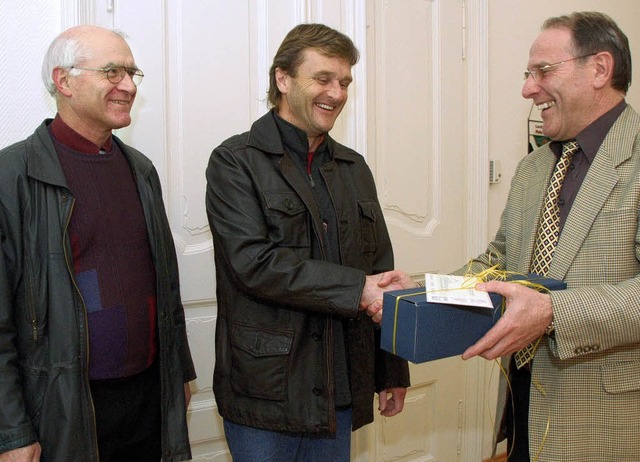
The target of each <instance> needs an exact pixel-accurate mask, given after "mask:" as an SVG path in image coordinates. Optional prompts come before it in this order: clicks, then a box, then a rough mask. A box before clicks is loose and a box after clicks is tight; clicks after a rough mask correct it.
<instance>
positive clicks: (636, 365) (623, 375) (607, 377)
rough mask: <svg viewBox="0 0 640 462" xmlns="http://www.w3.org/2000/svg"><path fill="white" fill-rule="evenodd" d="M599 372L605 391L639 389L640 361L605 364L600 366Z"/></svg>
mask: <svg viewBox="0 0 640 462" xmlns="http://www.w3.org/2000/svg"><path fill="white" fill-rule="evenodd" d="M600 374H601V377H602V386H603V387H604V389H605V390H606V391H607V393H628V392H632V391H635V392H637V391H640V362H636V361H629V362H623V363H616V364H606V365H604V366H601V367H600Z"/></svg>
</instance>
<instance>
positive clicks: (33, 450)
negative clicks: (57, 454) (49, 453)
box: [0, 443, 42, 462]
mask: <svg viewBox="0 0 640 462" xmlns="http://www.w3.org/2000/svg"><path fill="white" fill-rule="evenodd" d="M40 454H42V447H40V443H33V444H30V445H29V446H25V447H22V448H17V449H12V450H11V451H7V452H3V453H2V454H0V462H40Z"/></svg>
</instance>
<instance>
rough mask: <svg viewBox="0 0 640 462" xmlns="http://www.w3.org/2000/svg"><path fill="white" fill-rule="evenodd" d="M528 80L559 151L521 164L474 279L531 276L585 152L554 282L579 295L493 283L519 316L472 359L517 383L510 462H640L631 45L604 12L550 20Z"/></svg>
mask: <svg viewBox="0 0 640 462" xmlns="http://www.w3.org/2000/svg"><path fill="white" fill-rule="evenodd" d="M525 79H526V80H525V83H524V86H523V89H522V95H523V96H524V97H525V98H528V99H532V100H533V102H534V104H536V105H537V106H538V107H539V108H540V109H541V111H542V120H543V132H544V134H545V135H546V136H548V137H549V138H551V140H552V142H551V143H549V144H548V145H544V146H542V147H540V148H538V149H536V150H535V151H533V152H532V153H531V154H529V155H527V156H526V157H525V158H524V159H523V160H522V161H521V162H520V165H519V166H518V168H517V170H516V172H515V175H514V178H513V180H512V183H511V190H510V193H509V197H508V201H507V205H506V208H505V209H504V211H503V214H502V218H501V223H500V228H499V230H498V232H497V234H496V236H495V238H494V240H493V242H491V243H490V244H489V246H488V247H487V250H486V251H485V253H483V254H482V255H480V256H478V257H477V258H476V259H474V260H473V261H472V266H471V271H472V272H479V271H481V270H483V269H486V268H489V267H492V266H494V265H496V264H497V265H498V267H499V268H500V269H504V270H508V271H514V272H518V273H527V272H529V271H530V268H531V267H530V265H531V260H532V256H533V249H534V241H535V239H536V235H537V231H538V228H539V225H540V220H541V211H542V208H543V203H544V198H545V194H546V191H547V187H548V185H549V181H550V177H551V172H552V170H553V169H554V166H555V164H556V162H557V161H558V158H559V156H560V153H561V142H562V141H565V140H571V139H576V140H577V141H578V144H579V146H580V150H579V151H578V152H577V153H576V154H575V155H574V156H573V159H572V162H571V166H570V167H569V172H568V174H567V177H566V179H565V181H564V184H563V186H562V190H561V192H560V196H559V208H560V223H561V232H560V236H559V240H558V243H557V246H556V248H555V252H554V254H553V256H552V260H551V265H550V267H549V270H548V273H547V276H548V277H552V278H555V279H560V280H563V281H565V282H566V284H567V290H562V291H554V292H551V293H550V294H543V293H539V292H536V291H534V290H533V289H529V288H526V287H523V286H519V285H517V284H511V283H506V282H497V281H493V282H487V283H484V284H480V285H479V287H478V288H480V289H482V290H487V291H490V292H497V293H499V294H502V295H503V296H505V297H506V301H507V303H506V311H505V313H504V315H503V316H502V318H501V319H500V321H499V322H498V323H497V324H496V325H495V326H494V327H493V328H492V329H491V330H490V331H489V332H488V333H487V334H486V335H485V336H484V337H483V338H482V339H480V340H479V341H478V342H477V343H476V344H475V345H473V346H472V347H470V348H469V349H468V350H467V351H466V352H465V353H464V354H463V358H464V359H467V358H471V357H473V356H481V357H483V358H486V359H489V360H493V359H495V358H498V357H502V358H503V363H504V365H505V368H507V369H508V370H509V377H510V380H509V381H507V380H506V379H505V377H502V383H501V386H500V395H499V400H498V401H499V402H498V406H499V407H498V413H497V417H496V422H497V427H498V428H497V429H496V440H497V441H499V440H501V439H504V437H505V436H506V437H507V439H508V452H509V461H518V462H520V461H528V460H531V461H540V462H543V461H549V462H558V461H563V462H564V461H579V462H588V461H593V462H602V461H616V462H620V461H640V226H639V215H638V213H639V211H640V116H639V115H638V113H636V111H635V110H633V109H632V108H631V107H630V106H628V105H627V104H626V103H625V95H626V92H627V89H628V87H629V84H630V82H631V57H630V52H629V45H628V41H627V37H626V36H625V35H624V34H623V32H622V31H621V30H620V29H619V28H618V26H617V25H616V24H615V23H614V22H613V21H612V20H611V18H609V17H607V16H606V15H604V14H600V13H593V12H580V13H573V14H571V15H568V16H561V17H556V18H550V19H548V20H547V21H546V22H545V23H544V25H543V27H542V31H541V33H540V34H539V36H538V37H537V38H536V40H535V41H534V43H533V45H532V47H531V49H530V53H529V62H528V66H527V71H526V72H525ZM466 269H468V268H467V267H465V270H466ZM389 277H394V278H396V279H399V280H403V281H404V283H405V285H407V286H410V284H411V282H410V281H409V279H408V277H407V276H406V275H404V274H403V273H400V272H393V273H392V274H390V275H389ZM370 314H371V310H370ZM380 314H381V313H377V314H376V315H375V316H374V318H376V319H377V318H379V316H380ZM540 337H542V338H541V341H540V343H539V346H538V349H537V352H536V354H535V356H534V358H533V361H532V362H531V363H530V370H529V368H522V369H520V370H517V371H516V367H515V366H514V364H513V362H512V360H511V357H512V354H513V353H514V352H516V351H518V350H520V349H522V348H523V347H525V346H526V345H528V344H530V343H531V342H534V341H535V340H536V339H538V338H540ZM509 384H510V385H509ZM510 395H511V397H510ZM505 411H506V412H505ZM501 416H502V419H501ZM514 428H515V429H514Z"/></svg>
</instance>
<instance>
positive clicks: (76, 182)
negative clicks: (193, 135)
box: [49, 116, 157, 380]
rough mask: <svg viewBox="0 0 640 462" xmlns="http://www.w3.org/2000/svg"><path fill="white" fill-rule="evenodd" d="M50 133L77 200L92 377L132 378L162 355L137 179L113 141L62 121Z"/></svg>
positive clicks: (75, 232) (79, 268) (79, 269)
mask: <svg viewBox="0 0 640 462" xmlns="http://www.w3.org/2000/svg"><path fill="white" fill-rule="evenodd" d="M49 130H50V132H51V134H52V138H53V141H54V146H55V149H56V151H57V153H58V158H59V159H60V164H61V165H62V169H63V171H64V174H65V177H66V179H67V184H68V186H69V189H70V190H71V193H72V195H73V197H74V198H75V204H74V207H73V212H72V214H71V221H70V223H69V228H68V235H69V237H70V240H71V249H72V252H73V266H74V268H73V270H74V272H75V278H76V281H77V284H78V287H79V289H80V293H81V294H82V298H83V301H84V305H85V307H86V309H87V319H88V324H89V326H88V327H89V378H90V379H91V380H100V379H114V378H121V377H128V376H131V375H134V374H136V373H138V372H141V371H143V370H144V369H146V368H147V367H149V366H150V365H151V363H152V362H153V360H154V359H155V355H156V351H157V338H156V337H157V334H156V290H155V283H156V274H155V268H154V265H153V260H152V258H151V251H150V246H149V240H148V236H147V227H146V222H145V219H144V213H143V210H142V204H141V202H140V197H139V195H138V190H137V188H136V183H135V179H134V177H133V173H132V171H131V168H130V166H129V163H128V162H127V160H126V158H125V157H124V154H123V153H122V151H121V150H120V147H119V146H118V144H117V143H114V142H112V139H111V138H110V139H109V140H108V142H107V143H106V144H105V146H104V147H102V149H101V148H100V147H98V146H96V145H94V144H93V143H91V142H90V141H88V140H87V139H85V138H83V137H82V136H81V135H79V134H78V133H76V132H75V131H73V130H72V129H71V128H69V127H68V126H67V125H66V124H65V123H64V122H63V121H62V119H60V117H59V116H57V117H56V118H55V119H54V121H53V122H52V123H51V124H50V125H49ZM102 152H104V153H102Z"/></svg>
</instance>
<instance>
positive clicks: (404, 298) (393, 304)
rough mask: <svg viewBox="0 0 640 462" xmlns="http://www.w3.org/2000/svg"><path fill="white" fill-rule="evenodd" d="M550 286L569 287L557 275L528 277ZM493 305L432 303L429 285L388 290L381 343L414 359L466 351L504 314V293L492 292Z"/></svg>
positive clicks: (550, 287)
mask: <svg viewBox="0 0 640 462" xmlns="http://www.w3.org/2000/svg"><path fill="white" fill-rule="evenodd" d="M512 279H528V280H530V281H531V282H534V283H536V284H540V285H542V286H544V287H546V288H547V289H549V290H562V289H566V284H565V283H564V282H562V281H558V280H556V279H550V278H543V277H540V276H537V275H528V276H527V277H526V278H525V277H524V276H522V277H516V278H512ZM489 296H490V298H491V302H492V304H493V308H483V307H474V306H461V305H448V304H444V303H428V302H427V295H426V292H425V289H424V288H422V287H419V288H414V289H403V290H394V291H390V292H385V294H384V299H383V302H384V304H383V312H382V331H381V338H380V346H381V348H382V349H383V350H385V351H389V352H391V353H393V354H396V355H398V356H400V357H402V358H404V359H407V360H409V361H411V362H413V363H423V362H427V361H433V360H436V359H441V358H448V357H450V356H457V355H460V354H462V353H463V352H464V351H465V350H466V349H467V348H469V347H470V346H471V345H473V344H474V343H476V342H477V341H478V340H479V339H480V338H481V337H482V336H483V335H484V334H486V333H487V331H488V330H489V329H491V327H493V325H494V324H495V323H496V322H497V321H498V319H500V316H501V315H502V310H503V307H502V296H501V295H498V294H494V293H490V294H489Z"/></svg>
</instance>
